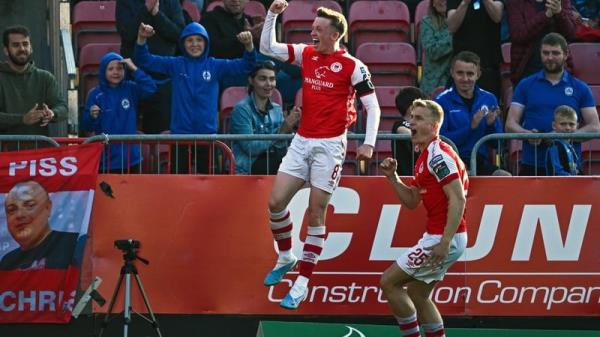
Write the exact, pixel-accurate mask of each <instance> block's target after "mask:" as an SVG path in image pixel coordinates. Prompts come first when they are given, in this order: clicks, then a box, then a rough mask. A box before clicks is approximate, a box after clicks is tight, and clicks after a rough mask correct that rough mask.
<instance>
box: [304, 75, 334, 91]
mask: <svg viewBox="0 0 600 337" xmlns="http://www.w3.org/2000/svg"><path fill="white" fill-rule="evenodd" d="M304 82H306V83H307V84H311V85H312V89H313V90H321V89H320V88H319V87H326V88H333V83H332V82H327V81H321V80H319V79H315V78H310V77H305V78H304ZM317 88H319V89H317Z"/></svg>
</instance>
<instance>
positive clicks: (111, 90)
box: [81, 53, 156, 173]
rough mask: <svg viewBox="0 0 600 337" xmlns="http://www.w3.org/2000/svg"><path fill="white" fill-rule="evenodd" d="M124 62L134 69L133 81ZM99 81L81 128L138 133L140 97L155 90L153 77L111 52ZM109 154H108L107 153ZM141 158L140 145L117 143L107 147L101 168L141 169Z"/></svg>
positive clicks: (102, 67)
mask: <svg viewBox="0 0 600 337" xmlns="http://www.w3.org/2000/svg"><path fill="white" fill-rule="evenodd" d="M125 66H127V68H128V69H129V70H130V71H131V72H132V73H133V74H132V75H133V81H132V80H126V79H125V71H126V69H125ZM98 79H99V82H100V83H99V84H98V85H97V86H96V87H95V88H94V89H93V90H92V91H91V93H90V95H89V96H88V99H87V102H86V104H85V109H84V111H83V116H82V123H81V125H82V128H83V130H85V131H89V132H92V133H95V134H100V133H107V134H123V135H135V134H136V133H137V123H136V119H137V108H138V102H139V101H140V99H143V98H146V97H148V96H150V95H152V94H154V92H155V91H156V84H155V83H154V80H152V78H151V77H150V76H148V75H147V74H146V73H144V72H143V71H142V70H141V69H138V67H136V65H135V64H134V63H133V62H132V61H131V59H128V58H127V59H123V57H121V55H119V54H117V53H108V54H106V55H104V56H103V57H102V60H101V61H100V69H99V72H98ZM107 156H108V157H107ZM141 161H142V157H141V155H140V145H136V144H114V145H110V147H109V148H108V151H105V152H104V154H103V156H102V158H101V162H100V170H101V171H102V172H112V173H123V172H138V167H137V165H139V163H140V162H141Z"/></svg>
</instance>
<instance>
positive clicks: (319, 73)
mask: <svg viewBox="0 0 600 337" xmlns="http://www.w3.org/2000/svg"><path fill="white" fill-rule="evenodd" d="M328 69H329V68H328V67H327V66H320V67H319V68H317V69H315V77H316V78H318V79H321V78H325V77H327V76H326V74H327V70H328Z"/></svg>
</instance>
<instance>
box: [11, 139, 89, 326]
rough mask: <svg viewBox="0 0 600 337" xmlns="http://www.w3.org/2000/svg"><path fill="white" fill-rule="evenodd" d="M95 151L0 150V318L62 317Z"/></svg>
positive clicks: (73, 281) (69, 300)
mask: <svg viewBox="0 0 600 337" xmlns="http://www.w3.org/2000/svg"><path fill="white" fill-rule="evenodd" d="M100 151H101V146H100V147H98V146H96V145H94V146H81V147H79V146H78V147H70V148H51V149H43V150H36V151H21V152H3V153H2V154H1V155H0V175H2V176H3V177H5V178H4V179H3V180H2V182H0V205H2V207H0V311H2V312H3V315H0V323H15V322H65V323H66V322H68V321H69V319H70V315H71V310H72V308H73V302H74V295H75V290H76V286H77V281H78V275H79V268H80V264H81V259H82V256H81V255H82V253H83V245H84V243H85V239H86V237H87V230H88V227H89V217H90V214H91V206H92V200H93V197H94V189H95V183H96V176H97V170H98V160H99V155H100ZM42 163H44V164H42ZM49 163H57V164H60V167H56V166H53V168H52V167H50V165H48V164H49ZM62 164H66V166H63V165H62ZM67 166H68V169H67V170H65V167H67ZM49 173H54V174H49ZM65 173H66V174H65Z"/></svg>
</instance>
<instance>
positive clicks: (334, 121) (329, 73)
mask: <svg viewBox="0 0 600 337" xmlns="http://www.w3.org/2000/svg"><path fill="white" fill-rule="evenodd" d="M288 54H289V55H288V56H289V58H288V62H289V63H296V64H298V65H301V66H302V79H303V83H302V118H301V120H300V127H299V128H298V133H299V134H300V135H301V136H303V137H307V138H332V137H336V136H339V135H341V134H343V133H345V132H346V130H347V129H348V128H349V127H350V126H352V124H353V123H354V122H355V121H356V108H355V104H354V101H355V93H356V90H355V88H354V86H355V85H356V84H358V83H361V82H363V81H366V80H368V79H370V78H371V74H370V73H369V70H368V69H367V67H366V66H365V65H364V64H363V63H362V62H361V61H360V60H358V59H357V58H355V57H353V56H351V55H350V54H348V53H347V52H346V51H345V50H339V51H337V52H335V53H333V54H321V53H318V52H316V51H315V50H314V46H309V45H304V44H288Z"/></svg>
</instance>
